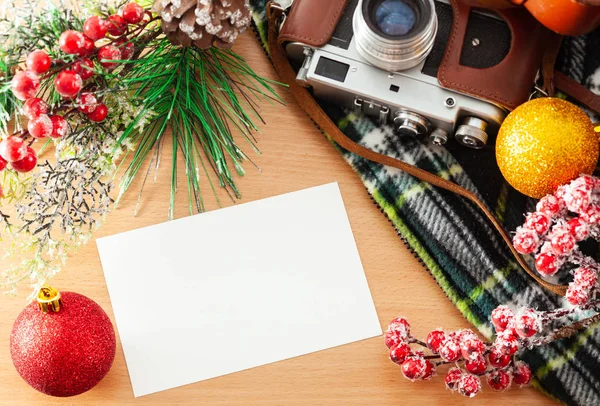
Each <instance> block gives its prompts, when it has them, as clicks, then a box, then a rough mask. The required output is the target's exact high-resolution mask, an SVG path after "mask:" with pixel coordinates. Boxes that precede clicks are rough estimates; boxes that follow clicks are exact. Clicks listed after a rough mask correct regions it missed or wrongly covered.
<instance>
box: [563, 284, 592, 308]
mask: <svg viewBox="0 0 600 406" xmlns="http://www.w3.org/2000/svg"><path fill="white" fill-rule="evenodd" d="M565 298H566V299H567V301H568V302H569V303H571V304H572V305H573V306H582V305H584V304H586V303H587V302H588V301H589V293H588V291H587V289H584V288H582V287H580V286H579V285H577V284H569V288H568V289H567V293H566V294H565Z"/></svg>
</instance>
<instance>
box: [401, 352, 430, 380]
mask: <svg viewBox="0 0 600 406" xmlns="http://www.w3.org/2000/svg"><path fill="white" fill-rule="evenodd" d="M426 372H427V363H426V362H425V358H423V357H419V356H411V357H408V358H406V360H404V362H403V363H402V374H403V375H404V377H405V378H406V379H410V380H411V381H414V380H415V379H421V378H423V377H424V376H425V373H426Z"/></svg>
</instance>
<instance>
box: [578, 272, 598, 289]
mask: <svg viewBox="0 0 600 406" xmlns="http://www.w3.org/2000/svg"><path fill="white" fill-rule="evenodd" d="M574 275H575V278H574V279H573V281H574V282H575V283H576V284H577V285H578V286H580V287H582V288H584V289H591V288H593V287H594V286H596V284H597V283H598V273H597V272H596V271H595V270H593V269H590V268H584V267H580V268H577V269H576V270H575V272H574Z"/></svg>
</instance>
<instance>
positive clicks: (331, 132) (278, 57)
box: [267, 3, 600, 296]
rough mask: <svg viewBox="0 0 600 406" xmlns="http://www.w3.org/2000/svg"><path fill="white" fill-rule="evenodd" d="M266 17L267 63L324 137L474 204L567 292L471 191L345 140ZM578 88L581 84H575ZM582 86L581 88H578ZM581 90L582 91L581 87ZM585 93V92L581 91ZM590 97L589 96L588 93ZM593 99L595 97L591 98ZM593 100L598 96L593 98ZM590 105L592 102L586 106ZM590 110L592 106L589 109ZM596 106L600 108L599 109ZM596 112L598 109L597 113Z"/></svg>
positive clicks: (274, 20)
mask: <svg viewBox="0 0 600 406" xmlns="http://www.w3.org/2000/svg"><path fill="white" fill-rule="evenodd" d="M267 17H268V44H269V53H270V57H271V62H272V63H273V66H274V67H275V70H276V71H277V73H278V74H279V76H280V78H281V80H282V81H283V82H284V83H286V84H287V85H288V86H289V88H290V91H291V93H292V95H293V96H294V98H295V99H296V101H297V102H298V104H299V105H300V107H301V108H302V109H303V110H304V111H305V112H306V114H307V115H308V116H309V117H310V118H311V119H312V120H313V121H314V122H315V123H316V124H317V126H318V127H319V128H320V129H321V131H323V132H324V133H325V134H326V135H327V136H328V137H330V138H331V139H332V140H333V141H335V142H336V143H337V144H338V145H339V146H341V147H342V148H344V149H345V150H347V151H349V152H352V153H353V154H356V155H358V156H361V157H362V158H365V159H368V160H370V161H373V162H377V163H379V164H382V165H385V166H391V167H393V168H397V169H400V170H402V171H404V172H406V173H408V174H410V175H412V176H414V177H415V178H417V179H420V180H422V181H424V182H427V183H430V184H432V185H434V186H437V187H439V188H441V189H445V190H448V191H450V192H453V193H455V194H457V195H459V196H462V197H464V198H465V199H467V200H469V201H471V202H472V203H473V204H475V205H476V206H477V207H478V208H479V209H480V210H481V211H482V212H483V213H484V214H485V216H486V217H487V218H488V220H489V221H490V223H492V225H493V226H494V228H495V229H496V230H497V231H498V233H500V236H501V237H502V239H503V240H504V242H505V243H506V245H507V246H508V248H509V249H510V251H511V252H512V254H513V255H514V257H515V259H516V261H517V262H518V263H519V265H521V267H522V268H523V269H524V270H525V272H527V274H529V276H531V277H532V278H533V279H534V280H535V281H536V282H538V283H539V284H540V285H542V286H543V287H544V288H546V289H548V290H550V291H552V292H554V293H556V294H557V295H562V296H564V295H565V293H566V290H567V286H565V285H556V284H553V283H550V282H547V281H545V280H543V279H542V278H540V277H539V276H538V275H537V273H536V272H534V271H533V270H531V268H529V266H528V265H527V263H526V262H525V260H524V259H523V257H522V256H521V255H520V254H519V253H518V252H517V251H516V250H515V248H514V247H513V245H512V241H511V239H510V237H509V235H508V234H507V232H506V230H504V227H503V226H502V224H501V223H500V222H499V221H498V219H496V217H495V216H494V214H493V213H492V212H491V211H490V209H489V208H488V207H487V206H486V204H485V203H483V202H482V201H481V200H480V199H479V198H478V197H477V196H476V195H475V194H474V193H473V192H470V191H469V190H467V189H465V188H463V187H462V186H459V185H457V184H456V183H453V182H451V181H449V180H446V179H443V178H441V177H439V176H437V175H434V174H432V173H430V172H427V171H425V170H423V169H420V168H417V167H416V166H414V165H411V164H408V163H406V162H403V161H400V160H398V159H395V158H392V157H390V156H387V155H384V154H380V153H378V152H375V151H373V150H371V149H368V148H365V147H363V146H362V145H360V144H357V143H356V142H354V141H352V140H351V139H350V138H348V137H347V136H346V135H345V134H344V133H343V132H342V131H341V130H340V129H339V128H338V127H337V125H336V124H335V123H334V122H333V121H332V120H331V119H330V118H329V116H327V114H326V113H325V112H324V111H323V109H321V107H320V106H319V104H318V103H317V102H316V101H315V99H314V98H313V97H312V95H311V94H310V92H308V90H307V89H305V88H304V87H302V86H300V85H298V84H297V83H296V72H295V71H294V69H293V68H292V66H291V64H290V62H289V61H288V59H287V56H286V53H285V51H284V49H283V48H282V46H281V45H280V44H279V43H278V41H277V37H278V27H279V22H280V21H281V19H282V18H283V11H282V10H281V9H279V8H278V7H271V3H269V4H268V5H267ZM555 77H556V79H557V87H559V88H560V89H561V90H563V91H566V92H569V91H570V90H573V89H574V88H575V87H574V86H573V85H572V84H567V85H566V86H565V83H564V81H563V80H562V78H561V74H559V73H558V72H557V73H556V74H555ZM579 86H581V85H579ZM581 87H583V86H581ZM584 89H585V88H584ZM585 90H586V91H587V92H589V91H588V90H587V89H585ZM589 93H590V94H592V95H593V93H591V92H589ZM573 96H574V97H575V98H576V99H577V100H579V101H581V102H584V100H587V99H589V96H586V97H583V96H581V94H580V96H579V97H580V98H583V99H584V100H580V98H578V97H577V95H573ZM594 96H595V95H594ZM595 97H596V98H597V97H598V96H595ZM594 100H595V101H594V102H593V104H594V105H596V103H598V100H597V99H594ZM586 104H588V105H589V104H592V103H586ZM590 107H592V108H594V106H593V105H592V106H590ZM599 107H600V106H599ZM598 111H600V109H599V110H598Z"/></svg>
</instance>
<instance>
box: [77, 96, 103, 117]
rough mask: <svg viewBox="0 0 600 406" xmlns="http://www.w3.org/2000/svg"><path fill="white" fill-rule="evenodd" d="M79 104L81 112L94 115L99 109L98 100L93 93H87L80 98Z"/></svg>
mask: <svg viewBox="0 0 600 406" xmlns="http://www.w3.org/2000/svg"><path fill="white" fill-rule="evenodd" d="M77 104H78V105H79V111H81V112H82V113H85V114H92V113H93V112H94V110H96V108H97V107H98V99H97V98H96V96H94V94H93V93H89V92H85V93H82V94H81V95H80V96H79V100H78V102H77Z"/></svg>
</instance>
